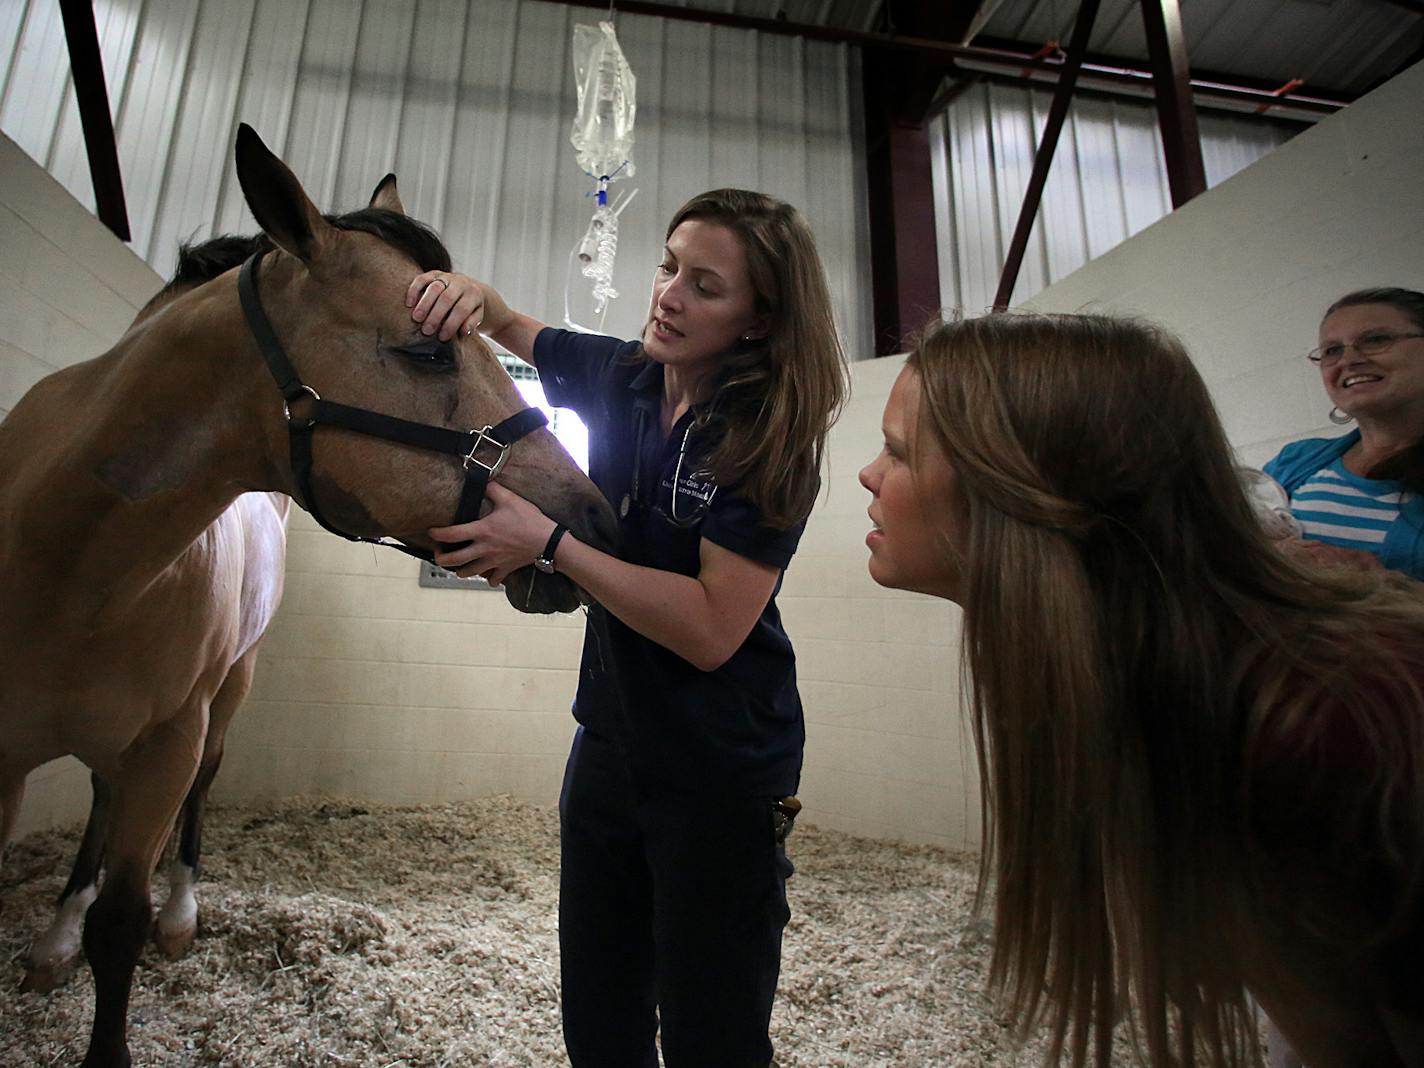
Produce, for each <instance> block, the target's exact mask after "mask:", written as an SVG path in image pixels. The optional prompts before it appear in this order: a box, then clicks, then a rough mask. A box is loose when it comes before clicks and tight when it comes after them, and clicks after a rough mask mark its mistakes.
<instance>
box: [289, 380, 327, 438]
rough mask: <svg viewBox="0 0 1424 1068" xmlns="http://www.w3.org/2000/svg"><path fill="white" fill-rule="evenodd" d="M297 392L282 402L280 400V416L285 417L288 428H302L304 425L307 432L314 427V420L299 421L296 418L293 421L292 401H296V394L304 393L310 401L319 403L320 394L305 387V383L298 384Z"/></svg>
mask: <svg viewBox="0 0 1424 1068" xmlns="http://www.w3.org/2000/svg"><path fill="white" fill-rule="evenodd" d="M297 391H298V392H297V393H294V394H293V395H292V396H291V397H290V398H283V400H282V414H283V415H285V416H286V417H287V425H288V426H290V427H299V426H303V425H304V426H305V428H306V429H307V430H310V429H311V428H312V427H314V426H316V420H315V419H299V418H298V419H294V418H293V417H292V401H294V400H296V399H297V396H298V394H300V393H306V394H308V395H309V396H310V397H311V399H312V400H314V401H319V400H321V394H320V393H318V392H317V391H316V390H314V389H312V388H311V386H309V385H307V384H306V383H305V382H302V383H299V384H298V385H297Z"/></svg>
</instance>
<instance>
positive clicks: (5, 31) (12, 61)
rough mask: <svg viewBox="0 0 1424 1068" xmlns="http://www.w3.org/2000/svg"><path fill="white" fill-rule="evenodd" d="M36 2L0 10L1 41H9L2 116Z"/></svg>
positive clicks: (1, 80)
mask: <svg viewBox="0 0 1424 1068" xmlns="http://www.w3.org/2000/svg"><path fill="white" fill-rule="evenodd" d="M34 2H35V0H22V2H21V3H17V4H6V5H4V6H3V8H0V41H9V42H10V47H9V49H8V50H7V51H6V52H5V55H4V60H5V69H4V71H3V72H0V115H3V114H4V113H5V109H6V107H8V105H9V100H10V90H11V88H12V87H13V86H14V84H15V67H16V65H17V64H18V63H19V59H20V50H21V49H22V48H23V47H24V40H25V33H24V31H25V26H26V24H27V23H28V22H29V20H30V8H31V7H33V6H34Z"/></svg>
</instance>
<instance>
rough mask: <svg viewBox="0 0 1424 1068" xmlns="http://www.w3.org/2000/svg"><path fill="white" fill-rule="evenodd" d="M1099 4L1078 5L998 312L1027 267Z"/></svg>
mask: <svg viewBox="0 0 1424 1068" xmlns="http://www.w3.org/2000/svg"><path fill="white" fill-rule="evenodd" d="M1098 3H1099V0H1083V3H1082V5H1081V6H1080V7H1079V8H1078V20H1077V22H1075V23H1074V24H1073V40H1072V41H1071V42H1070V43H1069V45H1068V58H1067V60H1065V61H1064V64H1063V74H1062V75H1061V76H1060V77H1059V79H1058V88H1057V89H1055V90H1054V91H1053V103H1052V105H1050V107H1049V109H1048V121H1047V122H1046V123H1045V124H1044V127H1043V139H1042V140H1041V141H1039V143H1038V151H1037V152H1036V153H1034V157H1033V173H1032V174H1031V175H1030V176H1029V180H1028V191H1027V192H1026V193H1025V194H1024V202H1023V207H1022V208H1020V209H1019V221H1018V225H1017V226H1015V227H1014V236H1013V239H1012V240H1011V241H1010V242H1009V252H1008V255H1007V256H1005V257H1004V270H1003V272H1002V273H1001V274H1000V275H999V289H998V292H997V293H996V294H995V295H994V310H995V311H1003V310H1005V309H1006V308H1007V307H1008V306H1009V299H1010V298H1011V297H1012V296H1013V295H1014V285H1015V283H1017V282H1018V280H1019V268H1020V267H1022V266H1023V258H1024V251H1025V250H1026V249H1027V248H1028V235H1029V234H1030V233H1031V232H1032V230H1033V220H1034V218H1035V217H1036V216H1037V215H1038V205H1039V203H1040V202H1041V201H1042V200H1043V187H1044V185H1045V184H1047V182H1048V170H1049V168H1050V167H1051V166H1052V165H1053V153H1054V152H1055V151H1056V150H1057V149H1058V135H1059V134H1060V133H1061V132H1062V130H1063V122H1064V120H1065V119H1066V118H1067V117H1068V105H1069V103H1071V102H1072V99H1073V87H1074V86H1075V85H1076V84H1077V81H1078V70H1079V68H1080V67H1081V66H1082V64H1083V55H1084V53H1085V52H1087V50H1088V38H1089V37H1090V36H1091V35H1092V32H1093V23H1094V21H1096V19H1097V17H1098Z"/></svg>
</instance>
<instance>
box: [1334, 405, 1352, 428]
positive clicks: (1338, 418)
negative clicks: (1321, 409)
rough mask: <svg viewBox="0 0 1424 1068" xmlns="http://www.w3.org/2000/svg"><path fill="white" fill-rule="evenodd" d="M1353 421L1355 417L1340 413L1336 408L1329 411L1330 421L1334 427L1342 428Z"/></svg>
mask: <svg viewBox="0 0 1424 1068" xmlns="http://www.w3.org/2000/svg"><path fill="white" fill-rule="evenodd" d="M1354 419H1355V417H1354V416H1353V415H1351V414H1350V413H1349V412H1346V411H1342V410H1341V409H1340V408H1338V407H1335V408H1331V409H1330V421H1331V422H1332V423H1334V424H1335V425H1336V426H1344V425H1345V424H1346V423H1350V422H1353V421H1354Z"/></svg>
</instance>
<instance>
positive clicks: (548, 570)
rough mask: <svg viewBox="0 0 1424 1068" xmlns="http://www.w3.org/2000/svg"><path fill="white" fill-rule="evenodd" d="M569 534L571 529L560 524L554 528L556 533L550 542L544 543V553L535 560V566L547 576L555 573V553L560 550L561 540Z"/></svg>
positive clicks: (550, 538) (552, 535) (551, 536)
mask: <svg viewBox="0 0 1424 1068" xmlns="http://www.w3.org/2000/svg"><path fill="white" fill-rule="evenodd" d="M568 532H569V528H568V527H566V526H564V524H562V523H560V524H558V525H557V526H556V527H554V532H553V533H552V534H550V535H549V540H548V541H546V542H545V543H544V551H543V552H541V553H540V554H539V555H538V556H536V557H535V558H534V566H535V567H537V568H538V569H539V570H540V571H542V572H544V574H546V575H552V574H553V573H554V553H556V552H557V551H558V549H559V539H560V538H562V537H563V536H564V535H565V534H567V533H568Z"/></svg>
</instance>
